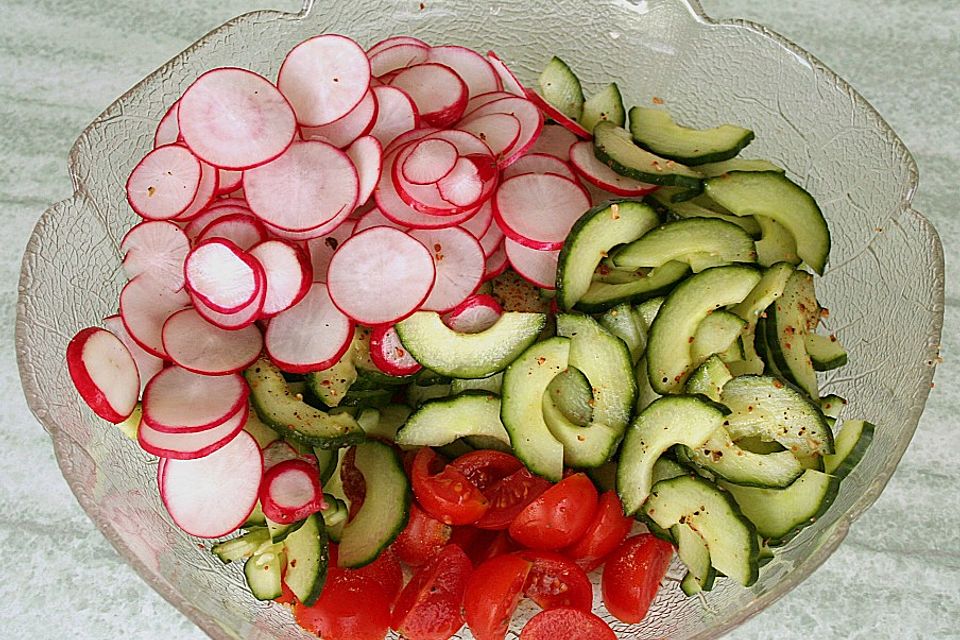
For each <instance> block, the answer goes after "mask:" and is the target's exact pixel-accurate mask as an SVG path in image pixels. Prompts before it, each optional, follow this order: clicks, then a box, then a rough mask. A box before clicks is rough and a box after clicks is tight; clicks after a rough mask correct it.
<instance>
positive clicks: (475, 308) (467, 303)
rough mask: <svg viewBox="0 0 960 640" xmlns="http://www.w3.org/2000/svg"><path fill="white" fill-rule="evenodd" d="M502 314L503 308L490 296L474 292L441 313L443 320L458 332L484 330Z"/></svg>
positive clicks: (478, 331)
mask: <svg viewBox="0 0 960 640" xmlns="http://www.w3.org/2000/svg"><path fill="white" fill-rule="evenodd" d="M502 315H503V308H502V307H501V306H500V303H499V302H497V301H496V300H495V299H494V298H493V297H492V296H488V295H486V294H483V293H479V294H474V295H472V296H470V297H469V298H467V299H466V300H464V301H463V302H461V303H460V304H458V305H457V306H456V307H455V308H453V309H451V310H450V311H448V312H447V313H445V314H443V322H444V323H445V324H446V325H447V326H448V327H450V328H451V329H453V330H454V331H458V332H460V333H480V332H481V331H486V330H487V329H489V328H490V327H492V326H493V325H494V324H496V322H497V320H499V319H500V316H502Z"/></svg>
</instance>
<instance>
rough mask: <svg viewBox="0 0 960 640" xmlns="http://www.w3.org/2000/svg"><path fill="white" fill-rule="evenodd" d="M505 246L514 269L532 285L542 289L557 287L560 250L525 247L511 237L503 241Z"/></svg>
mask: <svg viewBox="0 0 960 640" xmlns="http://www.w3.org/2000/svg"><path fill="white" fill-rule="evenodd" d="M503 248H504V250H505V251H506V252H507V260H509V261H510V266H511V267H513V270H514V271H516V272H517V273H519V274H520V276H521V277H522V278H523V279H524V280H526V281H527V282H529V283H530V284H532V285H535V286H537V287H540V288H541V289H550V290H552V289H556V288H557V260H558V259H559V258H560V250H559V249H556V250H554V251H541V250H539V249H531V248H530V247H525V246H523V245H522V244H520V243H519V242H514V241H513V240H511V239H510V238H506V239H505V240H504V241H503Z"/></svg>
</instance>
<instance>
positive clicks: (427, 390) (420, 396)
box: [407, 384, 451, 409]
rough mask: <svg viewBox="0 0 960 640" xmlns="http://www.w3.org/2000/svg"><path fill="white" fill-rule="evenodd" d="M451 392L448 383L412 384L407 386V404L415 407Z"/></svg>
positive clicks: (446, 395) (444, 396)
mask: <svg viewBox="0 0 960 640" xmlns="http://www.w3.org/2000/svg"><path fill="white" fill-rule="evenodd" d="M450 394H451V390H450V385H449V384H431V385H420V384H412V385H410V386H409V387H407V404H409V405H410V406H411V407H412V408H414V409H416V408H418V407H420V406H421V405H423V404H424V403H425V402H429V401H431V400H436V399H438V398H446V397H449V396H450Z"/></svg>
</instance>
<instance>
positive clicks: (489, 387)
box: [450, 371, 503, 396]
mask: <svg viewBox="0 0 960 640" xmlns="http://www.w3.org/2000/svg"><path fill="white" fill-rule="evenodd" d="M502 386H503V372H502V371H501V372H500V373H495V374H493V375H492V376H487V377H486V378H454V379H453V380H451V381H450V394H451V395H454V396H456V395H460V394H461V393H463V392H465V391H486V392H487V393H493V394H496V395H500V388H501V387H502Z"/></svg>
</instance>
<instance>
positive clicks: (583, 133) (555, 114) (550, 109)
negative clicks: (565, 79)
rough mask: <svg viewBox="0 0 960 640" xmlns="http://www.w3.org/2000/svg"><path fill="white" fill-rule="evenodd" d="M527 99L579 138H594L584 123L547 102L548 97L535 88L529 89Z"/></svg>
mask: <svg viewBox="0 0 960 640" xmlns="http://www.w3.org/2000/svg"><path fill="white" fill-rule="evenodd" d="M527 99H528V100H530V101H531V102H533V103H534V104H535V105H537V108H538V109H540V110H541V111H543V113H544V115H546V116H547V117H548V118H550V119H551V120H553V121H554V122H556V123H557V124H559V125H560V126H561V127H563V128H564V129H567V130H568V131H570V133H572V134H574V135H576V136H577V137H578V138H583V139H584V140H593V134H591V133H590V132H589V131H587V130H586V129H584V128H583V125H581V124H580V123H579V122H577V121H576V120H573V119H572V118H569V117H568V116H567V115H566V114H565V113H563V112H562V111H560V110H559V109H557V108H556V107H555V106H553V105H552V104H550V103H549V102H547V100H546V98H544V97H543V96H541V95H540V94H539V93H537V92H536V91H534V90H533V89H527Z"/></svg>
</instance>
